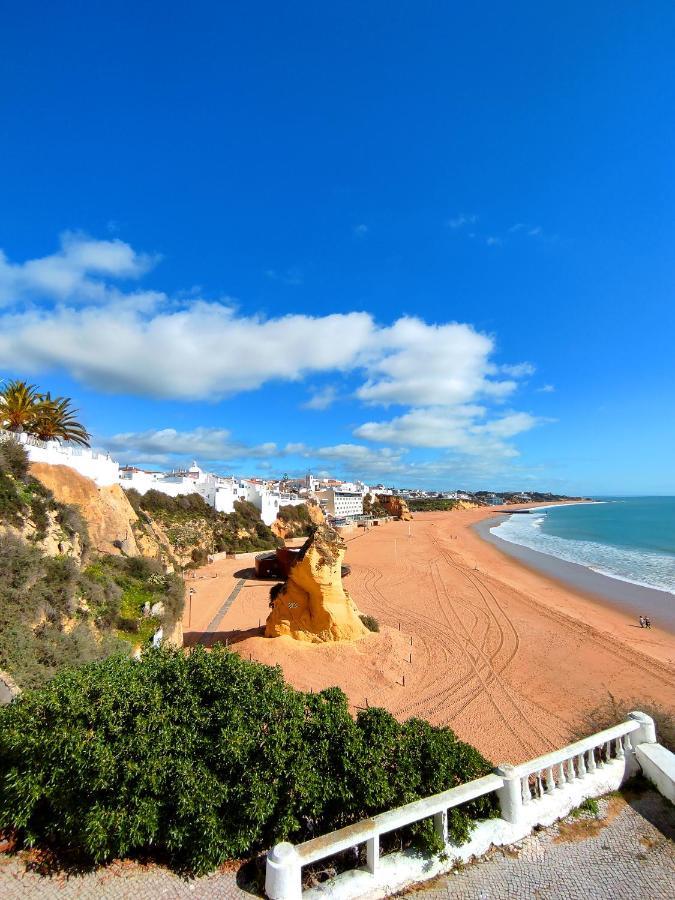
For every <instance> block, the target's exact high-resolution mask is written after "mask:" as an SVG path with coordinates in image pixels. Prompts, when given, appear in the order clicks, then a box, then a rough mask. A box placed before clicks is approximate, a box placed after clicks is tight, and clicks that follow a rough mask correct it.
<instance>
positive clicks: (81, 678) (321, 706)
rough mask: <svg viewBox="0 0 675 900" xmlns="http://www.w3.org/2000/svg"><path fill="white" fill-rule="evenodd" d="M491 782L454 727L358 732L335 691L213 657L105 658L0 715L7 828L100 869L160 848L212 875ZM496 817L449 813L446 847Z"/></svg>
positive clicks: (1, 820)
mask: <svg viewBox="0 0 675 900" xmlns="http://www.w3.org/2000/svg"><path fill="white" fill-rule="evenodd" d="M489 771H490V766H489V764H488V762H487V761H486V760H485V759H483V757H482V756H481V755H480V754H479V753H478V752H477V751H476V750H474V749H473V748H471V747H469V746H468V745H467V744H463V743H462V742H461V741H458V740H457V739H456V737H455V735H454V734H453V733H452V732H451V731H450V730H449V729H447V728H434V727H432V726H431V725H429V724H428V723H426V722H422V721H420V720H415V719H411V720H409V721H408V722H406V723H405V724H400V723H398V722H397V721H396V720H395V719H394V718H393V717H392V716H391V715H390V714H389V713H387V712H385V711H384V710H381V709H368V710H365V711H362V712H361V713H359V715H358V717H357V719H356V721H355V720H354V719H353V718H352V717H351V716H350V714H349V709H348V705H347V699H346V697H345V695H344V694H343V693H342V691H340V690H339V689H337V688H331V689H329V690H326V691H322V692H320V693H318V694H303V693H301V692H299V691H296V690H294V689H293V688H291V687H289V686H288V685H287V684H285V683H284V681H283V678H282V674H281V669H280V668H274V669H272V668H269V667H267V666H263V665H259V664H257V663H250V662H247V661H245V660H242V659H241V658H240V657H239V656H237V655H236V654H234V653H231V652H229V651H227V650H225V649H224V648H222V647H220V646H218V647H216V648H215V649H214V650H213V651H212V652H211V653H207V652H205V651H204V650H203V649H201V648H199V649H196V650H194V651H193V652H192V653H190V654H189V655H187V656H186V655H185V654H183V653H180V652H171V651H149V652H147V653H146V654H144V656H143V659H142V660H141V661H140V662H134V661H132V660H128V659H125V658H122V657H113V658H110V659H108V660H106V661H105V662H103V663H98V664H95V665H90V666H84V667H81V668H78V669H73V670H70V671H67V672H63V673H61V674H60V675H58V676H57V677H55V678H54V679H53V680H52V681H50V682H49V684H47V685H46V686H45V687H44V688H43V689H41V690H40V691H35V692H27V693H25V694H24V695H23V696H21V697H20V698H19V699H18V700H16V701H15V702H14V703H12V704H10V705H9V706H8V707H5V708H3V709H0V828H2V827H4V828H14V829H17V832H18V836H19V839H20V840H23V841H24V842H25V843H27V844H35V843H44V842H51V843H56V844H57V845H60V846H65V847H69V848H71V849H77V850H79V851H81V852H82V853H83V854H84V855H85V856H86V857H89V858H91V859H92V860H94V861H96V862H103V861H105V860H109V859H112V858H115V857H124V856H127V855H129V854H131V853H134V852H140V851H147V850H148V849H151V848H154V850H155V851H156V852H159V853H161V854H166V855H168V857H169V859H170V860H171V862H172V863H173V864H174V865H175V866H177V867H180V868H186V869H189V870H192V871H194V872H197V873H199V872H205V871H208V870H210V869H212V868H213V867H214V866H216V865H218V864H219V863H221V862H222V861H223V860H224V859H226V858H228V857H230V858H231V857H241V856H242V855H245V854H249V853H251V852H253V851H255V850H256V849H258V848H264V847H268V846H270V845H271V844H273V843H274V842H275V841H278V840H282V839H284V838H288V839H291V840H299V839H303V838H306V837H309V836H312V835H315V834H320V833H323V832H325V831H328V830H330V829H332V828H338V827H340V826H343V825H346V824H348V823H350V822H354V821H357V820H358V819H360V818H362V817H364V816H367V815H370V814H374V813H377V812H380V811H382V810H385V809H387V808H390V807H392V806H396V805H399V804H401V803H405V802H408V801H411V800H414V799H416V798H418V797H420V796H424V795H428V794H432V793H435V792H438V791H441V790H444V789H447V788H450V787H453V786H455V785H457V784H460V783H463V782H465V781H468V780H470V779H472V778H476V777H480V776H482V775H484V774H486V773H487V772H489ZM493 809H494V803H493V800H492V799H491V798H490V797H483V798H480V799H478V800H475V801H472V802H471V803H470V804H466V805H465V806H464V807H463V808H462V809H461V810H460V809H458V810H453V811H452V814H451V817H450V819H451V821H450V832H451V835H452V837H453V839H454V840H459V841H461V840H465V839H466V837H467V835H468V832H469V829H470V826H471V818H475V817H485V816H488V815H490V814H491V813H492V812H493ZM417 830H418V832H419V833H420V834H421V835H427V836H428V835H429V833H431V832H430V826H429V825H428V823H427V824H422V825H421V826H420V827H418V829H417Z"/></svg>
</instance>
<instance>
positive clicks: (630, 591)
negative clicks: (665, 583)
mask: <svg viewBox="0 0 675 900" xmlns="http://www.w3.org/2000/svg"><path fill="white" fill-rule="evenodd" d="M529 508H531V509H540V508H542V507H539V506H532V507H529ZM547 508H548V507H547ZM511 514H512V511H511V510H509V511H506V510H504V511H503V512H502V511H500V512H494V513H492V514H489V515H486V517H485V518H483V519H481V520H479V521H477V522H475V523H474V524H473V526H472V530H473V531H474V532H475V533H476V534H478V535H479V537H480V538H481V539H482V540H483V541H485V542H486V543H488V544H491V545H492V546H493V547H495V548H496V549H497V550H498V551H499V553H502V554H504V555H505V556H507V557H508V558H510V559H512V560H514V561H515V562H516V563H518V564H519V565H522V566H524V567H525V568H527V569H528V570H530V571H533V572H536V573H537V574H539V575H541V576H543V577H544V578H546V579H548V580H551V581H553V582H554V583H556V584H557V585H559V586H560V587H562V588H564V589H566V590H568V591H571V592H573V593H574V594H577V595H579V596H581V597H583V598H584V599H586V600H587V601H588V602H590V603H595V604H598V603H600V604H601V605H602V606H605V607H609V608H610V609H612V610H614V611H616V612H619V613H621V614H623V615H626V616H629V617H631V619H632V620H633V621H636V620H637V619H638V617H639V616H640V615H647V616H649V618H650V619H651V620H652V623H653V624H652V628H653V627H654V624H657V625H658V626H659V627H660V628H662V629H663V630H664V631H666V632H668V633H670V634H671V635H674V636H675V597H674V596H673V594H671V593H669V592H668V591H662V590H659V589H658V588H654V587H647V586H646V585H640V584H635V583H634V582H632V581H627V580H625V579H622V578H618V577H616V578H615V577H613V576H612V575H607V574H604V573H601V572H595V571H594V570H593V569H590V568H588V566H584V565H583V564H581V563H574V562H570V561H569V560H565V559H560V558H559V557H557V556H552V555H551V554H548V553H542V552H541V551H539V550H533V549H532V548H531V547H525V546H524V545H522V544H517V543H515V542H513V541H505V540H503V538H500V537H499V536H498V535H496V534H493V533H492V531H491V529H492V528H494V527H495V526H496V525H498V524H500V523H501V522H502V521H504V519H506V518H507V517H508V516H510V515H511Z"/></svg>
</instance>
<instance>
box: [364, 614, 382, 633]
mask: <svg viewBox="0 0 675 900" xmlns="http://www.w3.org/2000/svg"><path fill="white" fill-rule="evenodd" d="M359 619H361V621H362V622H363V624H364V625H365V626H366V628H367V629H368V631H379V630H380V623H379V622H378V621H377V619H376V618H375V616H359Z"/></svg>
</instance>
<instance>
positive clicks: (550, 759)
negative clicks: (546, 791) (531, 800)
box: [513, 719, 640, 777]
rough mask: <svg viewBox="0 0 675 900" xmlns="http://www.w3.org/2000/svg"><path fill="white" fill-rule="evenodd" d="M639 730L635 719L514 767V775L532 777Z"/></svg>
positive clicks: (638, 724)
mask: <svg viewBox="0 0 675 900" xmlns="http://www.w3.org/2000/svg"><path fill="white" fill-rule="evenodd" d="M639 728H640V723H639V722H638V721H636V720H635V719H629V720H628V721H626V722H620V723H619V724H618V725H613V726H612V727H611V728H606V729H605V730H604V731H598V733H597V734H592V735H590V736H589V737H586V738H582V739H581V740H580V741H575V743H573V744H568V745H567V746H566V747H561V748H560V750H554V751H553V752H552V753H545V754H544V755H543V756H537V757H535V758H534V759H529V760H528V761H527V762H524V763H521V764H520V765H518V766H514V767H513V768H514V774H516V775H520V776H521V777H524V776H525V775H532V774H533V773H535V772H539V771H540V770H541V769H547V768H550V766H556V765H559V764H560V763H563V762H565V761H566V760H568V759H569V758H570V757H572V756H578V755H579V754H580V753H587V752H588V751H589V750H594V749H595V748H596V747H599V746H600V745H601V744H605V743H607V741H613V740H615V739H616V738H619V737H623V736H624V735H626V734H632V733H633V732H634V731H638V730H639Z"/></svg>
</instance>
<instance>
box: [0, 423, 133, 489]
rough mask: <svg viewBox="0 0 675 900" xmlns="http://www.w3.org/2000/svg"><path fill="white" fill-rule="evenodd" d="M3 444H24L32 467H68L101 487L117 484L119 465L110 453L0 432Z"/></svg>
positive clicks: (25, 435) (10, 432)
mask: <svg viewBox="0 0 675 900" xmlns="http://www.w3.org/2000/svg"><path fill="white" fill-rule="evenodd" d="M1 440H15V441H17V443H19V444H22V445H23V447H24V448H25V450H26V453H27V454H28V459H29V460H30V462H32V463H48V464H49V465H50V466H68V467H69V468H71V469H75V470H76V471H77V472H79V473H80V475H84V476H85V477H86V478H91V480H92V481H95V482H96V484H97V485H98V486H99V487H108V486H109V485H111V484H117V483H118V479H119V465H118V463H116V462H115V460H114V459H111V457H110V454H109V453H96V452H95V451H94V450H90V449H89V447H77V446H75V445H73V444H62V443H60V442H59V441H41V440H39V439H38V438H35V437H33V436H32V435H29V434H25V433H21V434H17V433H16V432H14V431H3V430H0V441H1Z"/></svg>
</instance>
